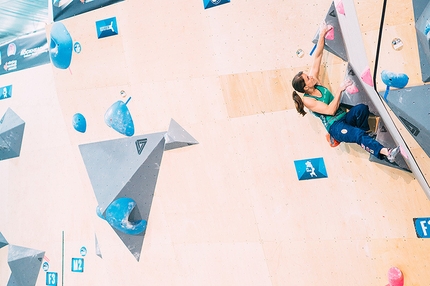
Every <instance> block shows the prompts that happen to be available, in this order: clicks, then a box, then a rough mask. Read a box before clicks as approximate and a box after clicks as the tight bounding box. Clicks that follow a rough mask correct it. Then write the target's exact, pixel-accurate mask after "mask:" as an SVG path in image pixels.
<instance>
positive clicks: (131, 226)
mask: <svg viewBox="0 0 430 286" xmlns="http://www.w3.org/2000/svg"><path fill="white" fill-rule="evenodd" d="M135 207H136V202H135V201H134V200H133V199H131V198H126V197H124V198H119V199H116V200H114V201H113V202H112V203H111V204H110V205H109V206H108V207H107V208H106V211H105V214H104V215H103V214H102V212H101V210H100V208H99V207H97V209H96V212H97V215H98V216H99V217H100V218H103V219H105V220H106V221H107V222H108V223H109V224H110V225H111V226H112V227H113V228H115V229H116V230H119V231H121V232H123V233H125V234H130V235H139V234H141V233H142V232H144V231H145V229H146V225H147V222H146V220H137V221H130V220H129V216H130V214H131V212H132V211H133V209H134V208H135Z"/></svg>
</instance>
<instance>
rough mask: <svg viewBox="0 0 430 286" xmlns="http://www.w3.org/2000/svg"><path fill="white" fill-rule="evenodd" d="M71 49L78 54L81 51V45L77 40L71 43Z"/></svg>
mask: <svg viewBox="0 0 430 286" xmlns="http://www.w3.org/2000/svg"><path fill="white" fill-rule="evenodd" d="M73 50H74V51H75V53H77V54H79V53H80V52H81V51H82V46H81V44H80V43H79V42H75V43H74V44H73Z"/></svg>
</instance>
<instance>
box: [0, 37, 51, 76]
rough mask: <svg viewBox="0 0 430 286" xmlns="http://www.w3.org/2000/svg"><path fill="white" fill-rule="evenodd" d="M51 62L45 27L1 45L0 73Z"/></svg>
mask: <svg viewBox="0 0 430 286" xmlns="http://www.w3.org/2000/svg"><path fill="white" fill-rule="evenodd" d="M50 62H51V60H50V58H49V46H48V41H47V39H46V31H45V29H43V30H40V31H37V32H34V33H31V34H28V35H25V36H22V37H19V38H16V39H15V40H13V41H11V42H9V43H6V44H3V45H1V46H0V75H3V74H7V73H11V72H14V71H19V70H23V69H27V68H31V67H35V66H39V65H43V64H47V63H50Z"/></svg>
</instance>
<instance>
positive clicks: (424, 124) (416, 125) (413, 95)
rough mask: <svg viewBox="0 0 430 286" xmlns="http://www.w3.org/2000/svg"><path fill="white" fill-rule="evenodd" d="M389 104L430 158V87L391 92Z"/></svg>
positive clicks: (424, 86) (423, 86) (388, 99)
mask: <svg viewBox="0 0 430 286" xmlns="http://www.w3.org/2000/svg"><path fill="white" fill-rule="evenodd" d="M387 103H388V106H389V107H390V108H391V109H392V110H393V112H394V114H395V115H396V116H397V118H399V119H400V121H401V122H402V123H403V125H404V126H405V127H406V129H408V131H409V133H410V134H411V135H412V136H413V137H414V138H415V140H416V141H417V142H418V144H419V145H420V146H421V148H422V149H423V150H424V152H426V154H427V156H429V157H430V86H428V85H421V86H414V87H407V88H404V89H396V90H390V92H389V93H388V96H387Z"/></svg>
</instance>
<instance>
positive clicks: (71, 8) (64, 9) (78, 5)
mask: <svg viewBox="0 0 430 286" xmlns="http://www.w3.org/2000/svg"><path fill="white" fill-rule="evenodd" d="M51 1H52V16H53V18H54V21H60V20H63V19H66V18H70V17H73V16H76V15H79V14H83V13H86V12H88V11H92V10H96V9H99V8H102V7H105V6H108V5H111V4H114V3H117V2H122V1H124V0H79V1H78V0H51Z"/></svg>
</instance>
